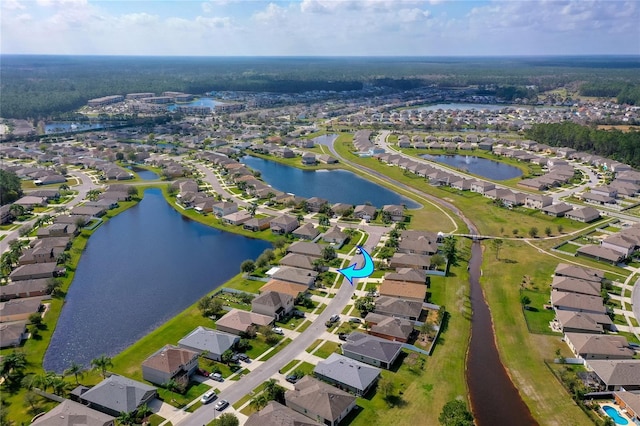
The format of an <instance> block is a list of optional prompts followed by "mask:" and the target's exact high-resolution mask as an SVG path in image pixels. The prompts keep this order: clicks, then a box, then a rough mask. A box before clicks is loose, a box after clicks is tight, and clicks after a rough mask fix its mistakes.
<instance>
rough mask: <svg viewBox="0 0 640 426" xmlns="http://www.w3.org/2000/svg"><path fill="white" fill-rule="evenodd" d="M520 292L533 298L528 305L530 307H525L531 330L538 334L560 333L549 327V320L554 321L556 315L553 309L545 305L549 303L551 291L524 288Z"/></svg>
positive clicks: (525, 314) (525, 316) (525, 315)
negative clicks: (546, 307)
mask: <svg viewBox="0 0 640 426" xmlns="http://www.w3.org/2000/svg"><path fill="white" fill-rule="evenodd" d="M520 294H521V295H522V296H527V297H529V299H531V304H530V305H529V306H528V309H523V312H524V318H525V320H526V321H527V326H528V328H529V331H530V332H531V333H538V334H554V335H559V334H558V333H554V332H553V331H551V328H549V322H550V321H553V319H554V318H555V316H556V315H555V312H554V311H553V309H545V308H544V305H548V304H549V297H550V294H549V292H544V291H532V290H523V291H522V292H521V293H520Z"/></svg>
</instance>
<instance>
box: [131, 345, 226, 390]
mask: <svg viewBox="0 0 640 426" xmlns="http://www.w3.org/2000/svg"><path fill="white" fill-rule="evenodd" d="M234 337H235V336H234ZM199 353H200V352H199V351H194V350H190V349H185V348H180V347H177V346H173V345H166V346H164V347H163V348H161V349H159V350H157V351H156V352H154V353H153V354H151V355H150V356H149V357H148V358H147V359H145V360H144V361H143V362H142V378H143V379H145V380H146V381H148V382H151V383H153V384H156V385H160V386H162V385H165V384H166V383H169V382H170V381H172V380H173V381H174V382H176V383H178V384H179V385H183V386H186V385H187V384H189V380H190V379H191V376H193V374H194V373H195V371H196V369H197V368H198V355H199Z"/></svg>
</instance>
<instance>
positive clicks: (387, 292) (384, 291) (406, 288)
mask: <svg viewBox="0 0 640 426" xmlns="http://www.w3.org/2000/svg"><path fill="white" fill-rule="evenodd" d="M379 292H380V295H381V296H389V297H397V298H400V299H406V300H415V301H417V302H423V301H424V299H425V297H426V296H427V286H426V285H424V284H416V283H412V282H407V281H393V280H388V279H385V280H384V281H382V284H381V285H380V289H379Z"/></svg>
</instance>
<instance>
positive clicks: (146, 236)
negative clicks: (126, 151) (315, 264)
mask: <svg viewBox="0 0 640 426" xmlns="http://www.w3.org/2000/svg"><path fill="white" fill-rule="evenodd" d="M79 238H81V237H79ZM268 247H271V244H270V243H269V242H267V241H262V240H256V239H251V238H247V237H243V236H240V235H236V234H232V233H229V232H224V231H220V230H217V229H213V228H210V227H208V226H205V225H202V224H200V223H197V222H194V221H191V220H189V219H185V218H183V217H182V216H181V215H180V214H179V213H178V212H176V211H175V210H174V209H173V208H172V207H170V206H169V205H168V204H167V202H166V201H165V200H164V198H163V196H162V193H161V192H160V190H159V189H148V190H146V191H145V194H144V198H143V199H142V201H140V203H139V204H138V205H137V206H134V207H132V208H130V209H129V210H126V211H124V212H122V213H121V214H119V215H118V216H116V217H115V218H113V219H111V220H109V221H108V222H106V223H104V224H103V225H101V226H100V227H99V228H98V229H97V230H96V232H95V233H94V234H93V235H92V236H91V238H90V239H89V241H88V244H87V247H86V249H85V251H84V253H83V254H82V257H81V258H80V262H79V263H78V267H77V269H76V275H75V278H74V280H73V284H72V285H71V287H70V289H69V292H68V294H67V297H66V299H65V304H64V307H63V309H62V313H61V315H60V318H59V320H58V325H57V327H56V330H55V332H54V334H53V337H52V339H51V343H50V345H49V348H48V349H47V352H46V354H45V358H44V368H45V370H47V371H51V370H53V371H56V372H62V371H63V370H64V369H65V368H68V367H69V364H70V363H71V362H72V361H74V362H77V363H79V364H83V365H88V364H89V362H90V361H91V360H92V359H94V358H96V357H98V356H100V355H102V354H106V355H108V356H113V355H115V354H117V353H119V352H120V351H122V350H123V349H125V348H126V347H127V346H129V345H130V344H132V343H134V342H135V341H136V340H138V339H140V338H141V337H142V336H144V335H145V334H147V333H149V332H150V331H151V330H153V329H154V328H156V327H158V326H159V325H161V324H162V323H164V322H165V321H167V320H168V319H170V318H172V317H174V316H175V315H177V314H178V313H179V312H181V311H183V310H184V309H186V308H187V307H189V306H190V305H192V304H193V303H195V302H196V301H197V300H198V299H199V298H200V297H202V296H203V295H204V294H206V293H207V292H209V291H211V290H213V289H215V288H216V287H218V286H220V285H221V284H223V283H224V282H225V281H227V280H228V279H229V278H231V277H233V276H234V275H235V274H237V273H238V271H239V267H240V263H241V262H242V261H243V260H245V259H249V258H250V259H255V258H257V257H258V256H259V255H260V253H262V251H263V250H264V249H266V248H268Z"/></svg>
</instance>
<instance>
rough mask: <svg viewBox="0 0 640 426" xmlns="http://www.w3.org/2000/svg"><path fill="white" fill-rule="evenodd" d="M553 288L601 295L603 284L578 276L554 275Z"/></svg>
mask: <svg viewBox="0 0 640 426" xmlns="http://www.w3.org/2000/svg"><path fill="white" fill-rule="evenodd" d="M551 289H552V290H557V291H564V292H570V293H580V294H586V295H589V296H600V291H601V289H602V286H601V285H600V283H599V282H594V281H585V280H580V279H577V278H570V277H561V276H554V277H553V281H552V282H551Z"/></svg>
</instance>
